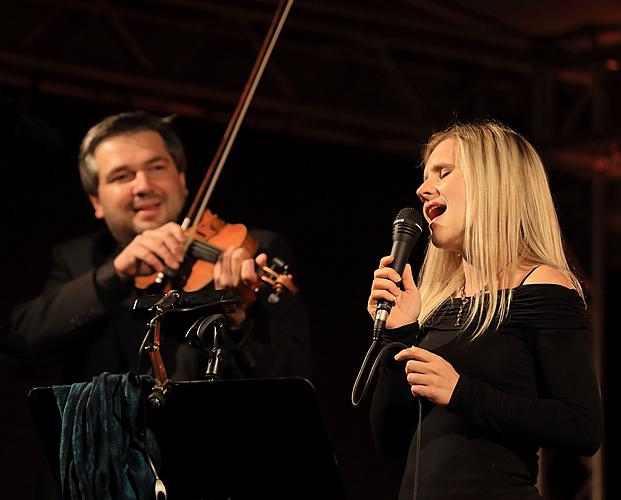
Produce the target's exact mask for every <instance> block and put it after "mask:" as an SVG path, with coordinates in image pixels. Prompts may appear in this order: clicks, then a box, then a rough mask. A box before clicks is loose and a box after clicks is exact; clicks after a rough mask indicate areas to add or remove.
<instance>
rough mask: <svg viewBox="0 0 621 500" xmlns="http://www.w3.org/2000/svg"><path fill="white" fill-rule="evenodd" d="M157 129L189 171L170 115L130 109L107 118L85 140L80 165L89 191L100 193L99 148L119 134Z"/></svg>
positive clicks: (180, 164)
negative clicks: (97, 159)
mask: <svg viewBox="0 0 621 500" xmlns="http://www.w3.org/2000/svg"><path fill="white" fill-rule="evenodd" d="M149 130H151V131H153V132H157V133H158V134H159V135H160V136H161V137H162V139H163V140H164V145H165V146H166V149H167V151H168V153H170V156H171V157H172V159H173V161H174V162H175V166H176V167H177V170H178V171H179V172H185V168H186V158H185V151H184V149H183V144H181V140H180V139H179V137H178V136H177V134H176V133H175V131H174V130H173V129H172V127H171V126H170V125H169V120H168V119H167V118H159V117H157V116H154V115H151V114H149V113H147V112H145V111H130V112H127V113H119V114H117V115H111V116H108V117H106V118H104V119H103V120H102V121H100V122H99V123H97V124H96V125H94V126H93V127H91V128H90V129H89V131H88V132H87V133H86V135H85V136H84V139H82V144H81V145H80V154H79V165H80V180H81V181H82V187H83V188H84V191H86V193H87V194H89V195H93V196H97V189H98V187H99V169H98V167H97V163H96V162H95V150H96V149H97V146H99V145H100V144H101V143H102V142H103V141H105V140H106V139H109V138H111V137H115V136H119V135H127V134H134V133H136V132H143V131H149Z"/></svg>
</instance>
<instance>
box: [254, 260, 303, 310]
mask: <svg viewBox="0 0 621 500" xmlns="http://www.w3.org/2000/svg"><path fill="white" fill-rule="evenodd" d="M261 271H262V273H261V276H260V280H261V281H262V282H263V283H265V284H267V285H268V286H270V287H271V289H272V292H271V293H270V294H269V295H268V297H267V301H268V302H269V303H270V304H277V303H278V302H280V295H281V294H282V293H283V292H284V291H287V292H289V293H290V294H291V295H295V294H296V293H297V292H298V288H297V287H296V286H295V284H294V283H293V276H292V275H291V274H289V266H288V265H287V264H285V262H284V261H283V260H282V259H279V258H278V257H274V258H273V259H272V262H271V263H270V265H269V266H263V267H262V268H261ZM257 291H258V289H256V290H255V292H257Z"/></svg>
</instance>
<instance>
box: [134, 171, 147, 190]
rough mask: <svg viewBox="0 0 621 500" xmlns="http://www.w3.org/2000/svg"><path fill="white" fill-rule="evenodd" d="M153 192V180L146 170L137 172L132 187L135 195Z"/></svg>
mask: <svg viewBox="0 0 621 500" xmlns="http://www.w3.org/2000/svg"><path fill="white" fill-rule="evenodd" d="M150 190H151V179H149V175H148V173H147V172H145V171H144V170H139V171H138V172H136V175H135V177H134V182H133V186H132V191H133V194H143V193H147V192H149V191H150Z"/></svg>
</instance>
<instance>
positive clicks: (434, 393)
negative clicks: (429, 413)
mask: <svg viewBox="0 0 621 500" xmlns="http://www.w3.org/2000/svg"><path fill="white" fill-rule="evenodd" d="M395 359H396V360H397V361H404V360H406V359H407V360H409V361H408V362H407V363H406V364H405V374H406V378H407V381H408V384H410V386H411V387H410V388H411V391H412V394H413V395H414V396H421V397H423V398H426V399H428V400H429V401H431V402H432V403H435V404H437V405H441V406H446V405H447V404H448V403H449V401H450V400H451V396H452V395H453V391H454V390H455V386H456V385H457V381H458V380H459V373H457V372H456V371H455V369H454V368H453V365H451V364H450V363H449V362H448V361H446V360H445V359H444V358H442V357H441V356H438V355H437V354H434V353H432V352H429V351H427V350H425V349H421V348H420V347H409V348H407V349H403V350H402V351H401V352H399V353H397V355H396V356H395Z"/></svg>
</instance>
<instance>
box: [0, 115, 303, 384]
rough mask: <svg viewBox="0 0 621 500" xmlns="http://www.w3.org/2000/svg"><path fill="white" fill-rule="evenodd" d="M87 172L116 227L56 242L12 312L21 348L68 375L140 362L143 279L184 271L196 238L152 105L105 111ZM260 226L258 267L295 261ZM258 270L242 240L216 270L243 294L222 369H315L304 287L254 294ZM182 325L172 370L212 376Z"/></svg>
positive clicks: (248, 373) (89, 143) (99, 207)
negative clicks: (44, 275) (183, 220)
mask: <svg viewBox="0 0 621 500" xmlns="http://www.w3.org/2000/svg"><path fill="white" fill-rule="evenodd" d="M79 168H80V178H81V181H82V185H83V187H84V190H85V191H86V194H87V195H88V198H89V200H90V202H91V204H92V206H93V209H94V212H95V217H96V218H98V219H102V220H103V221H104V222H105V224H106V226H107V229H106V230H102V231H99V232H97V233H94V234H91V235H88V236H85V237H82V238H79V239H76V240H73V241H70V242H67V243H64V244H61V245H59V246H57V247H56V248H55V249H54V252H53V267H52V269H51V272H50V274H49V276H48V279H47V282H46V285H45V287H44V289H43V291H42V292H41V293H40V294H39V295H38V296H37V297H36V298H34V299H33V300H31V301H29V302H26V303H24V304H21V305H19V306H17V307H16V308H15V309H14V311H13V312H12V314H11V318H10V322H11V335H12V339H11V342H9V344H10V345H11V350H12V351H13V354H14V355H18V356H20V357H23V358H26V359H30V360H32V361H38V362H40V361H43V362H46V363H61V364H62V367H63V378H64V382H67V383H69V382H76V381H88V380H90V378H91V377H93V376H96V375H98V374H99V373H101V372H103V371H108V372H116V373H123V372H127V371H131V370H132V369H134V366H135V365H134V364H135V362H136V359H137V357H138V352H139V349H140V346H141V342H142V340H143V337H144V335H145V332H146V325H145V319H144V317H143V316H141V315H140V314H137V313H136V311H133V310H132V304H133V302H134V300H135V299H136V297H137V293H138V292H137V291H136V289H135V287H134V278H136V277H137V276H144V275H150V274H152V273H154V272H160V271H163V270H164V269H165V267H168V268H169V269H172V270H177V269H179V266H180V265H181V262H182V260H183V248H184V243H185V241H186V234H185V233H184V231H183V230H182V228H181V226H180V225H179V224H178V223H177V220H178V219H179V217H180V216H181V215H182V210H183V208H184V205H185V201H186V197H187V195H188V190H187V188H186V180H185V169H186V159H185V153H184V149H183V146H182V144H181V141H180V140H179V138H178V136H177V135H176V133H175V132H174V130H173V129H172V128H171V127H170V125H169V124H168V123H166V122H165V121H163V120H162V119H160V118H158V117H155V116H152V115H150V114H148V113H146V112H142V111H136V112H128V113H121V114H117V115H113V116H109V117H107V118H105V119H104V120H102V121H101V122H99V123H98V124H96V125H95V126H93V127H92V128H91V129H90V130H89V131H88V133H87V134H86V136H85V137H84V139H83V141H82V144H81V147H80V155H79ZM252 234H253V236H254V237H255V238H256V239H257V240H258V241H259V244H260V252H261V253H260V254H259V255H258V256H257V257H256V264H257V265H258V266H262V265H264V264H265V262H266V260H267V257H266V253H267V254H269V255H271V256H277V257H280V258H282V259H283V260H285V261H286V262H287V263H290V262H291V260H292V256H291V251H290V249H289V247H288V245H287V244H286V243H285V242H284V241H283V239H282V238H281V237H280V236H278V235H276V234H275V233H272V232H269V231H265V230H255V231H252ZM255 269H256V268H255V259H254V258H253V256H252V255H250V254H249V253H248V251H246V250H245V249H243V248H228V249H226V250H225V251H223V252H222V253H221V255H220V256H219V258H218V260H217V262H216V264H215V267H214V273H213V274H214V276H213V282H212V284H210V285H209V286H213V287H214V288H215V289H224V288H227V289H229V290H231V291H232V292H233V293H234V294H235V295H238V296H239V297H241V298H243V300H242V303H241V305H240V306H239V307H238V308H237V309H236V310H235V312H232V313H228V316H229V317H228V319H229V325H230V328H229V330H228V332H227V333H228V336H227V339H226V347H227V348H226V349H225V355H226V357H225V361H224V368H223V372H222V376H233V377H272V376H305V377H308V376H310V373H311V351H310V338H309V327H308V319H307V313H306V309H305V306H304V304H303V302H302V299H301V297H300V295H299V294H296V295H291V294H286V293H283V294H282V295H281V300H280V301H279V302H278V303H277V304H272V303H268V300H267V296H268V294H269V291H266V290H260V291H259V292H257V293H255V291H254V286H253V284H254V283H256V281H257V275H256V272H255ZM186 327H187V325H186ZM174 330H175V328H174V327H173V326H172V325H168V326H167V327H166V329H164V328H163V335H162V345H161V347H160V351H161V353H162V357H163V359H164V363H165V366H166V368H167V370H168V375H169V376H170V378H172V379H174V380H188V379H200V378H202V376H203V374H204V371H205V363H206V359H205V358H206V356H205V354H204V353H202V352H201V351H200V350H198V349H195V348H192V347H190V346H188V345H187V344H186V343H185V341H184V335H185V333H186V332H185V329H184V330H183V331H174Z"/></svg>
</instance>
